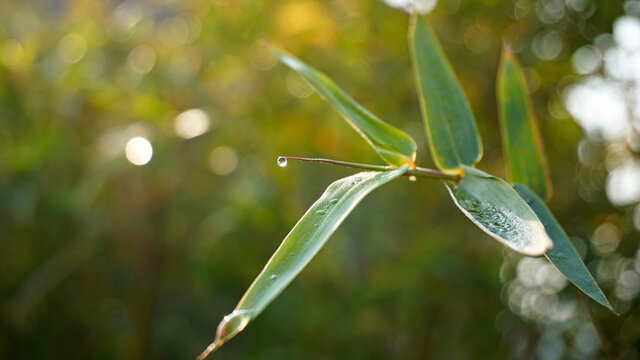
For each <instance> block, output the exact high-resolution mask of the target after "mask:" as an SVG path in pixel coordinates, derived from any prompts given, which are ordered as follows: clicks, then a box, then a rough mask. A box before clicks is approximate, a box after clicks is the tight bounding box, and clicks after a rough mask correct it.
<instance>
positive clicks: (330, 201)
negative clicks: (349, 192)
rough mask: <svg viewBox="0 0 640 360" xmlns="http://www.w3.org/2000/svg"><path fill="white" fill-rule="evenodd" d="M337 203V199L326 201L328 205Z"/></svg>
mask: <svg viewBox="0 0 640 360" xmlns="http://www.w3.org/2000/svg"><path fill="white" fill-rule="evenodd" d="M338 201H339V199H331V200H329V201H328V203H329V205H333V204H335V203H337V202H338Z"/></svg>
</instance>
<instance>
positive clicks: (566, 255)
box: [513, 184, 615, 312]
mask: <svg viewBox="0 0 640 360" xmlns="http://www.w3.org/2000/svg"><path fill="white" fill-rule="evenodd" d="M513 188H514V189H515V190H516V191H517V192H518V194H519V195H520V196H521V197H522V199H524V201H526V202H527V204H529V206H530V207H531V209H533V211H534V212H535V213H536V215H538V218H539V219H540V221H542V224H543V225H544V228H545V230H546V231H547V234H548V235H549V237H551V240H552V241H553V249H551V250H550V251H549V252H547V253H546V256H547V258H548V259H549V261H551V263H553V265H555V266H556V267H557V268H558V270H560V272H561V273H563V274H564V275H565V276H566V277H567V279H569V280H570V281H571V282H572V283H573V284H575V286H576V287H577V288H578V289H580V290H581V291H582V292H584V293H585V294H587V295H588V296H589V297H591V298H592V299H593V300H595V301H597V302H598V303H600V304H602V305H603V306H605V307H607V308H608V309H609V310H611V311H613V312H615V310H613V307H612V306H611V304H610V303H609V300H607V297H606V296H605V295H604V293H603V292H602V290H601V289H600V287H599V286H598V284H597V283H596V281H595V279H594V278H593V276H591V273H590V272H589V270H588V269H587V267H586V266H585V265H584V263H583V262H582V259H581V258H580V255H578V252H577V251H576V249H575V248H574V247H573V244H571V240H569V238H568V237H567V234H566V233H565V232H564V230H562V227H561V226H560V224H558V221H557V220H556V219H555V218H554V217H553V214H551V211H549V208H547V206H546V205H545V204H544V201H542V199H540V198H539V197H538V196H537V195H536V194H535V193H534V192H533V191H532V190H531V189H529V188H528V187H526V186H524V185H521V184H515V185H513Z"/></svg>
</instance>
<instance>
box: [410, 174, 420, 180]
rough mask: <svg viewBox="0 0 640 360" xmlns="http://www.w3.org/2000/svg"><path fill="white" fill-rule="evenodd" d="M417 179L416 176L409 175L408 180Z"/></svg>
mask: <svg viewBox="0 0 640 360" xmlns="http://www.w3.org/2000/svg"><path fill="white" fill-rule="evenodd" d="M416 180H418V178H416V177H415V176H413V175H411V176H409V181H416Z"/></svg>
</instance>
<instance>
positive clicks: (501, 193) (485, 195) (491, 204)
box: [446, 166, 552, 256]
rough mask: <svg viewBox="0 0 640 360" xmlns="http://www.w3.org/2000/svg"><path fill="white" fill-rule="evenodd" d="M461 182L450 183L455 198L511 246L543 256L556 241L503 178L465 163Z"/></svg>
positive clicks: (476, 220) (471, 216)
mask: <svg viewBox="0 0 640 360" xmlns="http://www.w3.org/2000/svg"><path fill="white" fill-rule="evenodd" d="M463 170H464V172H465V176H464V178H462V180H461V181H460V183H459V184H457V185H455V184H451V183H446V184H447V188H448V189H449V192H450V193H451V196H452V197H453V200H454V202H455V203H456V205H458V207H459V208H460V210H462V212H463V213H464V214H465V215H466V216H467V217H468V218H469V219H471V221H473V223H474V224H476V225H477V226H478V227H479V228H480V229H482V230H483V231H484V232H486V233H487V234H489V235H490V236H491V237H493V238H494V239H496V240H498V241H500V242H501V243H503V244H504V245H506V246H507V247H509V248H511V249H513V250H515V251H517V252H519V253H522V254H524V255H529V256H540V255H542V254H544V253H545V252H546V251H548V250H549V249H551V246H552V242H551V239H549V236H548V235H547V233H546V232H545V230H544V226H543V225H542V223H541V222H540V220H539V219H538V217H537V216H536V214H535V213H534V212H533V210H531V208H530V207H529V205H527V203H526V202H525V201H524V200H522V198H521V197H520V196H519V195H518V193H517V192H516V191H515V190H513V188H511V186H509V184H507V183H506V182H504V181H503V180H502V179H499V178H497V177H495V176H492V175H489V174H487V173H485V172H483V171H481V170H478V169H475V168H472V167H468V166H463Z"/></svg>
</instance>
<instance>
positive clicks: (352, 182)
mask: <svg viewBox="0 0 640 360" xmlns="http://www.w3.org/2000/svg"><path fill="white" fill-rule="evenodd" d="M360 181H362V179H361V178H355V179H353V180H351V182H350V183H349V185H351V186H353V185H355V184H357V183H359V182H360Z"/></svg>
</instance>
